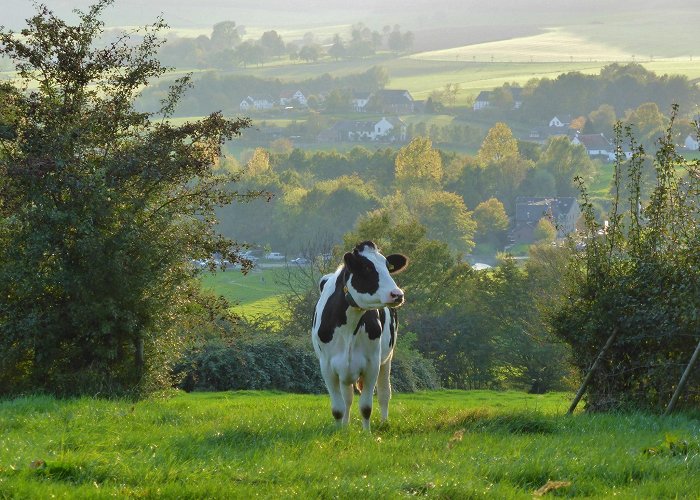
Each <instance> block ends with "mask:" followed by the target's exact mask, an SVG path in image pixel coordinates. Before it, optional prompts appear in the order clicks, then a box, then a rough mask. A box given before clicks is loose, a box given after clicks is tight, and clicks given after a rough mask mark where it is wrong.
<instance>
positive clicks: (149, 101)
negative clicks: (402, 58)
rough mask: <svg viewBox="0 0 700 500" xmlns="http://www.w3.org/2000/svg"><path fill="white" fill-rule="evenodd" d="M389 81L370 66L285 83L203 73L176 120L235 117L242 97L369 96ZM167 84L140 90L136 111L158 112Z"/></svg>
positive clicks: (381, 69) (382, 70)
mask: <svg viewBox="0 0 700 500" xmlns="http://www.w3.org/2000/svg"><path fill="white" fill-rule="evenodd" d="M388 81H389V74H388V72H387V70H386V68H384V67H381V66H373V67H371V68H370V69H368V70H367V71H365V72H363V73H355V74H351V75H346V76H341V77H334V76H331V75H330V74H328V73H325V74H322V75H320V76H318V77H316V78H310V79H307V80H302V81H299V82H288V81H282V80H280V79H263V78H257V77H254V76H249V75H222V74H220V73H217V72H213V71H212V72H206V73H204V74H203V75H201V76H199V77H198V78H197V80H196V88H195V90H192V91H190V92H188V93H187V94H185V95H184V96H183V98H182V100H181V101H180V102H179V104H178V106H177V109H176V112H175V115H176V116H200V115H202V114H206V113H207V112H208V111H210V110H211V109H217V110H221V111H223V112H224V113H225V114H238V113H239V112H240V108H239V105H240V103H241V100H242V99H244V98H245V97H246V96H248V95H251V94H254V95H269V96H270V97H271V98H272V99H276V98H278V96H279V95H280V94H281V93H282V92H284V91H288V90H290V89H293V90H297V89H299V88H303V89H304V92H305V93H307V98H309V99H311V103H312V105H313V101H314V100H316V101H317V102H318V101H319V99H321V98H320V97H312V96H319V95H326V94H328V93H330V92H331V91H332V90H333V89H336V88H353V89H357V90H362V91H367V92H371V91H374V90H378V89H381V88H384V86H385V85H386V84H387V82H388ZM168 86H169V82H161V83H159V84H156V85H153V86H151V87H149V88H147V89H145V90H144V92H143V93H142V95H141V96H140V99H139V102H138V107H139V108H140V109H143V110H153V109H158V108H159V106H160V102H161V101H162V100H163V99H164V98H165V97H166V96H167V92H168Z"/></svg>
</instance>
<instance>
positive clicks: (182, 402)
mask: <svg viewBox="0 0 700 500" xmlns="http://www.w3.org/2000/svg"><path fill="white" fill-rule="evenodd" d="M569 399H570V395H569V394H561V393H558V394H547V395H542V396H535V395H528V394H524V393H515V392H489V391H473V392H461V391H436V392H425V393H417V394H396V395H395V397H394V399H393V400H392V403H391V409H390V412H391V413H390V422H389V423H388V424H386V425H379V424H378V420H377V419H376V417H377V415H376V414H375V415H373V425H374V428H373V432H372V434H366V433H364V432H363V431H362V430H361V425H360V419H359V412H358V410H357V403H355V405H354V408H353V410H354V411H353V414H352V417H351V418H352V420H351V425H350V428H349V429H346V430H343V431H336V430H335V429H334V424H333V422H332V420H333V418H332V417H331V415H330V409H329V402H328V397H327V396H326V395H318V396H314V395H292V394H281V393H272V392H248V391H245V392H236V393H233V392H225V393H199V394H189V395H187V394H177V395H175V396H174V397H171V398H168V399H153V400H146V401H141V402H137V403H132V402H128V401H106V400H100V399H90V398H84V399H79V400H64V401H57V400H55V399H53V398H50V397H28V398H20V399H16V400H11V401H4V402H0V429H2V446H0V498H48V497H51V496H58V497H70V498H76V497H78V498H85V497H89V498H94V497H96V498H101V497H109V496H115V495H116V496H119V497H166V498H170V497H172V498H204V497H206V498H248V497H253V496H261V497H263V498H318V497H320V498H335V497H340V498H348V497H358V498H401V497H405V496H415V495H428V496H431V497H437V498H470V497H475V496H487V497H493V498H532V496H533V494H534V492H535V491H536V490H537V489H538V488H540V487H542V486H544V485H545V484H547V482H548V481H562V482H563V483H562V484H566V486H562V485H560V486H559V488H560V489H558V490H556V491H555V492H553V493H555V496H556V494H564V495H567V496H584V497H595V498H607V497H610V496H613V495H618V496H621V497H622V498H659V497H674V498H693V497H695V496H696V494H697V491H698V488H699V487H700V474H699V473H700V455H699V454H698V451H699V443H698V420H697V419H696V418H693V417H692V416H684V415H677V416H673V417H669V418H665V417H658V416H652V415H646V414H619V415H613V414H611V415H585V414H581V413H579V414H577V415H575V416H573V417H570V416H566V415H565V414H564V412H565V409H566V406H567V405H568V402H569ZM672 442H676V443H684V446H680V447H675V448H674V447H673V446H670V445H669V443H672Z"/></svg>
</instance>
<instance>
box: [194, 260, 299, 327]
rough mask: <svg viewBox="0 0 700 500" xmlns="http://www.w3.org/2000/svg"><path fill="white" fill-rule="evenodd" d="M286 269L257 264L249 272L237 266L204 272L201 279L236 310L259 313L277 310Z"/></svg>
mask: <svg viewBox="0 0 700 500" xmlns="http://www.w3.org/2000/svg"><path fill="white" fill-rule="evenodd" d="M286 273H287V270H286V269H285V268H283V267H274V268H261V267H256V268H255V269H253V270H252V271H251V272H249V273H248V274H243V273H241V272H240V271H239V270H236V269H229V270H227V271H217V272H216V273H209V272H205V273H202V277H201V279H202V284H203V286H204V289H206V290H209V291H211V292H213V293H214V294H216V295H220V296H222V297H224V298H225V299H226V300H227V301H228V302H229V303H231V304H232V305H233V309H234V310H235V311H236V312H237V313H238V314H241V315H245V316H262V315H267V314H279V309H280V307H279V306H280V300H281V295H282V294H283V293H284V292H285V288H284V286H283V285H282V283H283V281H282V280H283V278H284V276H285V275H286Z"/></svg>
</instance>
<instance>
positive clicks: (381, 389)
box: [377, 358, 391, 422]
mask: <svg viewBox="0 0 700 500" xmlns="http://www.w3.org/2000/svg"><path fill="white" fill-rule="evenodd" d="M389 375H391V358H389V359H388V360H387V361H386V363H384V364H383V365H382V366H380V367H379V376H378V377H377V400H378V401H379V410H380V411H381V413H382V422H386V421H387V419H388V418H389V400H390V399H391V381H390V380H389Z"/></svg>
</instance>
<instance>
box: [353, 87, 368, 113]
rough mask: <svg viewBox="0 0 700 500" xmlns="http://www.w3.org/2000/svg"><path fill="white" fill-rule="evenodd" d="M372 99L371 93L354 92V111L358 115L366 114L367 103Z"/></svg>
mask: <svg viewBox="0 0 700 500" xmlns="http://www.w3.org/2000/svg"><path fill="white" fill-rule="evenodd" d="M371 98H372V93H371V92H353V94H352V99H351V100H352V109H353V110H354V111H355V112H357V113H364V112H365V111H367V103H368V102H369V100H370V99H371Z"/></svg>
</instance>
